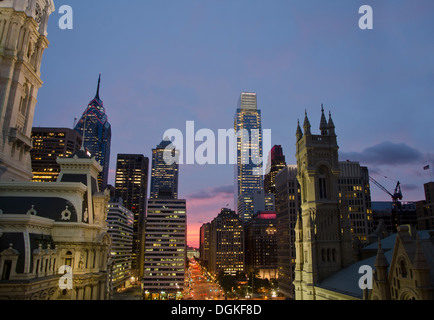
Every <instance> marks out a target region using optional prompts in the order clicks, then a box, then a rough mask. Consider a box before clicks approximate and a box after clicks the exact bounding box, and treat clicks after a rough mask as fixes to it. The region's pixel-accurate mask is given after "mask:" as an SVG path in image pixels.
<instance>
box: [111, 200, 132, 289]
mask: <svg viewBox="0 0 434 320" xmlns="http://www.w3.org/2000/svg"><path fill="white" fill-rule="evenodd" d="M133 223H134V217H133V213H132V212H131V211H130V210H128V209H127V208H125V207H124V204H123V202H122V199H120V198H117V199H116V198H112V199H110V202H109V203H108V212H107V228H108V229H107V233H108V234H109V235H110V237H111V240H112V243H111V250H110V251H111V258H112V271H111V292H114V291H116V290H118V289H121V288H125V287H128V285H129V284H130V280H131V277H132V276H133V270H132V259H133V256H132V255H133Z"/></svg>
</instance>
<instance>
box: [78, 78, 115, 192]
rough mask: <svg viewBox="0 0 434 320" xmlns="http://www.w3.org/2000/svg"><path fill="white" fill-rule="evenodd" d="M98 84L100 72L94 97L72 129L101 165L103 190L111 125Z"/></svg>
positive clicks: (107, 170) (105, 182) (108, 159)
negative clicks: (79, 135)
mask: <svg viewBox="0 0 434 320" xmlns="http://www.w3.org/2000/svg"><path fill="white" fill-rule="evenodd" d="M100 86H101V74H100V75H99V79H98V87H97V90H96V95H95V98H93V100H92V101H90V103H89V105H88V106H87V108H86V110H85V111H84V113H83V115H82V116H81V118H80V120H79V121H78V123H77V124H76V126H75V128H74V130H76V131H77V132H79V133H80V134H81V135H82V137H83V147H84V148H85V149H87V150H88V151H89V152H90V154H91V155H92V156H94V157H95V158H96V160H97V161H98V162H99V164H100V165H101V166H102V168H103V170H102V172H101V173H100V174H99V176H98V185H99V189H100V190H104V189H105V188H106V186H107V181H108V172H109V161H110V144H111V126H110V123H109V122H108V118H107V115H106V113H105V108H104V103H103V101H102V100H101V98H100Z"/></svg>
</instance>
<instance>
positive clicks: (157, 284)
mask: <svg viewBox="0 0 434 320" xmlns="http://www.w3.org/2000/svg"><path fill="white" fill-rule="evenodd" d="M186 259H187V211H186V202H185V200H182V199H171V198H166V199H163V198H161V197H160V198H158V199H149V200H148V211H147V215H146V231H145V262H144V276H143V290H144V297H145V299H146V300H173V299H180V298H182V294H183V290H184V278H185V275H186Z"/></svg>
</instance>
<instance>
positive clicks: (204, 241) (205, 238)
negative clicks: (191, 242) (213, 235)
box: [199, 222, 211, 267]
mask: <svg viewBox="0 0 434 320" xmlns="http://www.w3.org/2000/svg"><path fill="white" fill-rule="evenodd" d="M210 230H211V223H209V222H208V223H204V224H203V225H202V226H201V227H200V233H199V254H200V255H199V257H200V261H201V263H202V265H203V266H204V267H208V264H209V246H210V243H209V241H210V234H209V232H210Z"/></svg>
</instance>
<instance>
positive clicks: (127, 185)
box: [115, 154, 149, 278]
mask: <svg viewBox="0 0 434 320" xmlns="http://www.w3.org/2000/svg"><path fill="white" fill-rule="evenodd" d="M148 171H149V159H148V158H147V157H144V156H143V155H141V154H118V156H117V162H116V181H115V197H116V198H121V199H122V201H123V203H124V206H125V208H127V209H128V210H130V211H131V212H132V213H133V215H134V225H133V230H134V231H133V253H132V254H133V261H132V269H133V271H134V275H135V276H137V277H139V278H141V277H143V261H144V228H145V219H146V205H147V198H148Z"/></svg>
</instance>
